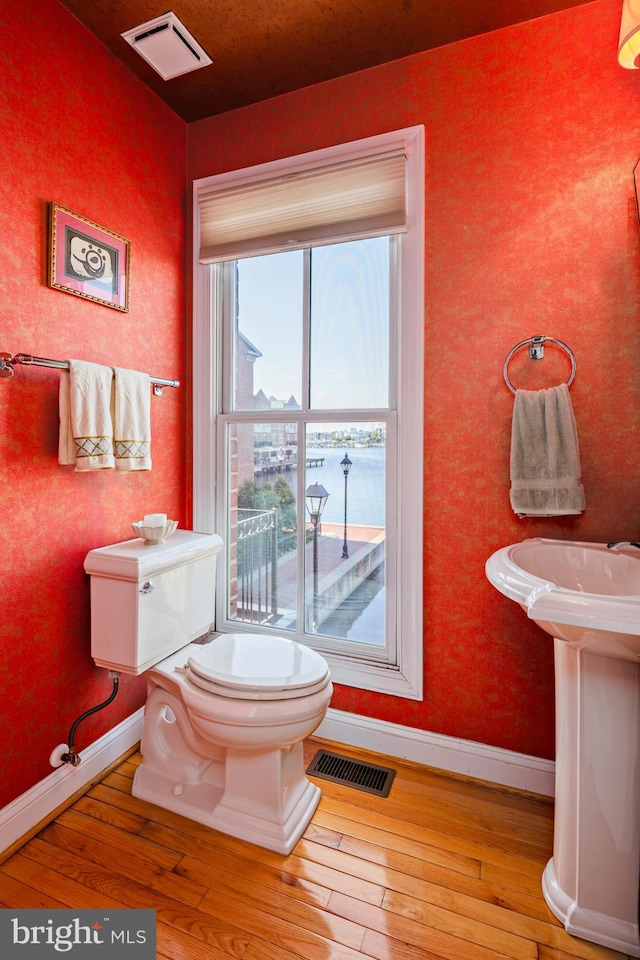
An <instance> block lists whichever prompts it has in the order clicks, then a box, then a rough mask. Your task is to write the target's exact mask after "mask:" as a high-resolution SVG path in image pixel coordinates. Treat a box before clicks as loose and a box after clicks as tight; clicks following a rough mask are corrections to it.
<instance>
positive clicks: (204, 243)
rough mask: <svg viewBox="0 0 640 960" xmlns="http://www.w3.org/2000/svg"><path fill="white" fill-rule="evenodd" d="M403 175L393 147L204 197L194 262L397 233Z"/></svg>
mask: <svg viewBox="0 0 640 960" xmlns="http://www.w3.org/2000/svg"><path fill="white" fill-rule="evenodd" d="M406 168H407V158H406V152H405V150H404V149H403V148H402V147H401V146H397V147H394V148H393V149H390V150H388V151H386V152H384V153H382V154H378V155H373V156H371V155H369V156H368V157H361V158H357V159H350V160H348V161H343V162H339V163H337V164H336V163H333V164H330V165H326V164H325V165H320V166H317V167H315V168H311V169H306V170H303V171H300V172H297V173H293V174H285V175H283V176H275V177H271V178H266V179H257V180H249V181H248V182H245V183H243V184H240V185H239V184H238V183H237V182H236V184H235V185H234V186H232V187H227V188H225V187H224V186H220V187H219V188H218V189H210V190H205V191H203V192H202V193H200V194H199V196H198V209H199V218H200V238H199V239H200V243H199V259H200V262H201V263H218V262H221V261H224V260H231V259H235V258H238V257H252V256H260V255H262V254H264V253H267V252H268V253H274V252H275V251H278V250H294V249H297V248H301V247H309V246H314V245H319V244H323V243H335V242H339V241H342V240H355V239H360V238H363V237H372V236H386V235H389V234H395V233H404V232H405V231H406V229H407V201H406V196H407V169H406Z"/></svg>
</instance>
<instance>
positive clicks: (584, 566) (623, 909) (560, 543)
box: [486, 538, 640, 958]
mask: <svg viewBox="0 0 640 960" xmlns="http://www.w3.org/2000/svg"><path fill="white" fill-rule="evenodd" d="M486 574H487V577H488V579H489V581H490V582H491V583H492V584H493V586H494V587H495V588H496V589H497V590H499V591H500V593H502V594H504V596H506V597H509V598H510V599H511V600H514V601H515V602H516V603H517V604H519V605H520V607H521V608H522V609H523V610H524V611H525V612H526V614H527V616H528V617H530V618H531V619H532V620H534V621H535V623H537V624H538V626H540V627H542V629H543V630H545V631H546V632H547V633H548V634H551V636H552V637H554V641H553V644H554V646H553V650H554V664H555V680H556V704H555V719H556V764H555V773H556V776H555V812H554V836H553V857H552V858H551V859H550V860H549V862H548V864H547V866H546V868H545V870H544V873H543V876H542V891H543V893H544V897H545V900H546V902H547V904H548V906H549V908H550V909H551V911H552V912H553V913H554V914H555V916H556V917H557V918H558V919H559V920H560V921H562V923H563V924H564V926H565V929H566V930H567V931H568V932H569V933H570V934H572V935H573V936H576V937H581V938H582V939H585V940H590V941H591V942H593V943H598V944H601V945H602V946H604V947H608V948H610V949H611V950H617V951H619V952H620V953H622V954H626V955H627V956H630V957H639V958H640V917H639V915H638V889H639V888H640V817H638V810H639V809H640V550H638V549H636V548H634V547H631V546H630V547H624V548H623V549H622V550H615V551H614V550H608V549H607V546H606V544H604V543H582V542H579V541H574V540H546V539H543V538H536V539H531V540H523V541H522V542H521V543H515V544H513V545H511V546H509V547H503V548H502V549H501V550H497V551H496V553H494V554H493V555H492V556H491V557H489V559H488V560H487V563H486ZM518 615H520V612H519V611H518ZM541 638H542V635H541Z"/></svg>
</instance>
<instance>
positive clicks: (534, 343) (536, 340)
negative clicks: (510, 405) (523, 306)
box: [502, 337, 576, 393]
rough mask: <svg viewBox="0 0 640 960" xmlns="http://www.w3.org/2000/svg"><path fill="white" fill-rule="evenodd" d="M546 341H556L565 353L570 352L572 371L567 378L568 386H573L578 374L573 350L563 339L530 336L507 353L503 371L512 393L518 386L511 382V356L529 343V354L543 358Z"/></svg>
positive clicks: (535, 357) (532, 357)
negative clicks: (509, 368)
mask: <svg viewBox="0 0 640 960" xmlns="http://www.w3.org/2000/svg"><path fill="white" fill-rule="evenodd" d="M545 343H555V344H556V346H558V347H560V348H561V349H562V350H564V351H565V353H567V354H568V356H569V359H570V360H571V373H570V375H569V379H568V380H567V386H568V387H570V386H571V384H572V383H573V379H574V377H575V375H576V358H575V357H574V355H573V351H572V350H571V349H570V348H569V347H568V346H567V345H566V343H563V342H562V340H556V338H555V337H529V338H528V339H527V340H521V341H520V343H516V345H515V347H512V348H511V350H510V351H509V353H508V354H507V356H506V359H505V361H504V366H503V368H502V373H503V375H504V380H505V383H506V385H507V386H508V387H509V390H511V393H515V392H516V388H515V387H514V385H513V384H512V383H511V380H509V373H508V367H509V361H510V360H511V357H512V356H513V355H514V353H515V352H516V350H519V349H520V347H526V346H527V345H528V346H529V356H530V357H531V359H532V360H542V358H543V357H544V345H545Z"/></svg>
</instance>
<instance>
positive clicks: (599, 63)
mask: <svg viewBox="0 0 640 960" xmlns="http://www.w3.org/2000/svg"><path fill="white" fill-rule="evenodd" d="M619 26H620V3H619V0H598V2H595V3H592V4H588V5H586V6H581V7H579V8H576V9H573V10H569V11H567V12H564V13H560V14H556V15H553V16H550V17H546V18H543V19H541V20H537V21H534V22H532V23H529V24H524V25H521V26H518V27H514V28H510V29H507V30H503V31H499V32H496V33H493V34H488V35H486V36H483V37H479V38H476V39H473V40H469V41H465V42H463V43H460V44H456V45H453V46H449V47H443V48H440V49H438V50H435V51H432V52H429V53H425V54H421V55H417V56H413V57H410V58H407V59H404V60H401V61H397V62H394V63H390V64H387V65H385V66H382V67H379V68H376V69H372V70H367V71H364V72H361V73H358V74H354V75H352V76H349V77H345V78H342V79H340V80H336V81H332V82H329V83H326V84H321V85H318V86H314V87H312V88H309V89H306V90H302V91H300V92H297V93H294V94H291V95H287V96H283V97H279V98H277V99H274V100H271V101H269V102H266V103H263V104H259V105H256V106H251V107H247V108H244V109H242V110H237V111H234V112H232V113H229V114H226V115H223V116H220V117H215V118H210V119H208V120H203V121H200V122H198V123H194V124H191V125H190V126H189V157H190V170H189V172H190V176H191V177H194V178H197V177H204V176H208V175H210V174H214V173H219V172H222V171H225V170H231V169H234V168H238V167H243V166H248V165H251V164H255V163H261V162H264V161H267V160H272V159H274V158H277V157H283V156H287V155H293V154H297V153H302V152H305V151H308V150H314V149H318V148H321V147H325V146H329V145H331V144H336V143H340V142H343V141H349V140H354V139H358V138H360V137H367V136H371V135H373V134H377V133H381V132H384V131H387V130H391V129H395V128H399V127H404V126H410V125H413V124H418V123H423V124H424V125H425V128H426V151H427V153H426V157H427V164H426V167H427V172H426V183H425V191H426V244H427V245H426V251H427V252H426V298H425V305H426V355H425V380H426V389H425V424H426V426H425V458H424V474H425V484H424V492H425V509H424V530H425V573H424V608H425V625H424V661H425V698H424V702H422V703H415V702H412V701H404V700H394V699H393V698H390V697H387V696H383V695H376V694H372V693H365V692H362V691H359V690H353V689H345V688H341V689H338V690H337V691H336V693H335V695H334V699H333V706H335V707H338V708H340V709H344V710H347V711H353V712H355V713H361V714H366V715H368V716H372V717H377V718H381V719H383V720H388V721H395V722H398V723H402V724H407V725H410V726H414V727H417V728H420V729H424V730H429V731H434V732H437V733H442V734H447V735H450V736H453V737H462V738H467V739H469V740H473V741H480V742H484V743H488V744H493V745H497V746H499V747H505V748H508V749H510V750H515V751H519V752H522V753H525V754H532V755H536V756H541V757H553V754H554V744H553V739H554V735H553V726H554V724H553V715H554V702H553V657H552V641H551V639H550V638H547V636H546V635H545V634H543V633H542V631H540V630H539V629H538V628H537V627H535V626H534V625H533V624H531V623H529V622H528V621H527V620H526V618H525V616H524V614H522V613H521V612H520V611H519V610H518V609H517V608H516V606H515V605H514V604H513V603H512V602H511V601H508V600H506V599H505V598H503V597H502V596H501V595H499V594H498V593H497V592H496V591H494V590H493V588H492V587H491V586H490V585H489V584H488V582H487V581H486V579H485V575H484V563H485V560H486V558H487V557H488V556H489V555H490V554H491V553H492V552H493V551H494V550H495V549H496V548H498V547H500V546H503V545H505V544H507V543H511V542H513V541H516V540H520V539H523V538H525V537H528V536H535V535H541V536H550V537H558V538H581V539H586V540H608V539H616V538H629V537H637V535H638V531H639V530H640V484H639V483H638V477H637V474H638V469H637V466H636V461H637V459H638V458H637V449H638V446H639V443H640V431H639V426H640V425H639V422H638V421H639V411H640V406H639V401H640V375H639V373H638V368H639V364H638V359H639V355H640V337H639V310H638V307H639V304H638V293H639V280H640V277H639V269H638V264H639V262H640V244H639V241H638V229H637V225H636V222H635V212H634V208H633V182H632V168H633V165H634V163H635V161H636V159H637V157H638V156H639V155H640V73H637V72H627V71H624V70H622V68H620V67H619V66H618V65H617V61H616V43H617V38H618V31H619ZM538 334H543V335H546V336H553V337H557V338H559V339H561V340H564V341H565V342H566V343H568V344H569V345H570V347H571V348H572V349H573V351H574V353H575V355H576V358H577V376H576V379H575V383H574V384H573V386H572V388H571V396H572V400H573V405H574V410H575V414H576V420H577V424H578V431H579V437H580V443H581V456H582V466H583V479H584V486H585V490H586V496H587V509H586V512H585V514H584V515H583V516H582V517H579V518H566V519H549V520H544V519H540V520H518V519H517V518H516V517H515V516H514V515H513V513H512V511H511V508H510V505H509V440H510V423H511V415H512V410H513V397H512V394H511V393H510V392H509V390H508V389H507V387H506V385H505V383H504V380H503V377H502V367H503V361H504V359H505V357H506V354H507V353H508V351H509V350H510V349H511V347H512V346H513V345H514V344H516V343H518V342H519V341H520V340H523V339H524V338H526V337H530V336H532V335H538ZM553 352H554V348H548V349H547V358H546V359H545V360H544V361H543V362H542V364H537V365H535V366H534V369H532V368H531V362H526V353H525V363H524V364H522V363H520V362H518V363H516V362H515V361H514V364H513V365H512V366H510V375H511V378H512V380H513V381H514V383H516V384H517V385H518V386H522V387H529V388H532V389H535V388H537V387H543V386H551V385H553V384H554V383H557V382H559V379H560V378H563V377H565V376H566V374H567V372H568V368H567V367H565V366H563V364H562V361H561V355H560V356H557V357H554V356H553ZM521 353H522V351H521ZM518 359H519V358H518ZM523 367H524V368H523Z"/></svg>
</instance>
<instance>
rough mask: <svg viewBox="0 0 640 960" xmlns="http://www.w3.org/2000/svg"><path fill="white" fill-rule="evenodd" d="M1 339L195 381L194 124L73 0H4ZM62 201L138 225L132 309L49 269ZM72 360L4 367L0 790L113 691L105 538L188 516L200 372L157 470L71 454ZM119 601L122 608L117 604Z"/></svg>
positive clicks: (109, 721) (110, 717)
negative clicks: (52, 223) (136, 524)
mask: <svg viewBox="0 0 640 960" xmlns="http://www.w3.org/2000/svg"><path fill="white" fill-rule="evenodd" d="M1 6H2V23H3V34H4V36H5V37H13V38H16V37H19V38H22V40H21V42H8V43H5V44H2V45H1V46H0V77H1V78H2V79H1V81H0V82H1V83H2V95H1V96H0V127H1V129H2V136H1V137H0V170H1V171H2V176H1V177H0V224H1V231H2V242H1V243H0V302H1V304H2V306H1V319H0V331H1V336H0V352H6V353H11V354H13V353H18V352H30V353H34V354H37V355H39V356H44V357H52V358H54V359H65V358H66V357H76V358H80V359H85V360H92V361H95V362H97V363H106V364H109V365H111V364H113V365H118V366H123V367H131V368H134V369H138V370H145V371H147V372H149V373H151V374H153V375H156V376H160V377H169V378H177V379H180V380H181V381H182V382H183V384H184V381H185V373H186V369H187V368H186V362H185V321H184V316H185V292H184V243H185V195H186V125H185V124H184V123H183V121H181V120H180V119H179V118H177V117H176V115H175V114H173V113H172V112H171V111H170V110H169V109H168V108H166V107H165V106H164V105H163V104H161V103H160V101H159V100H158V99H157V98H156V97H155V96H154V95H153V94H151V93H150V92H149V91H147V90H146V88H145V87H144V86H143V85H142V84H141V83H140V82H139V81H138V80H137V79H136V78H135V77H134V76H133V75H132V74H131V73H130V72H129V71H127V70H126V69H125V68H124V67H123V66H122V65H121V64H120V63H119V62H118V61H116V60H115V58H114V57H113V56H112V55H111V54H110V53H108V51H107V50H106V48H104V47H103V46H102V45H101V44H100V43H98V41H97V40H95V38H93V37H92V36H91V35H90V34H89V33H88V32H87V31H86V30H85V28H84V27H82V26H81V25H80V24H79V23H78V21H77V20H75V19H74V18H73V17H72V16H70V14H69V13H68V12H67V11H66V10H65V9H64V8H63V7H62V6H61V5H60V4H59V3H57V2H56V0H29V3H24V4H16V3H9V2H5V0H2V4H1ZM51 200H54V201H56V202H57V203H59V204H62V205H63V206H66V207H69V208H70V209H71V210H73V211H74V212H76V213H79V214H82V215H84V216H85V217H87V218H89V219H91V220H94V221H95V222H97V223H99V224H101V225H103V226H105V227H108V228H109V229H111V230H113V231H115V232H116V233H119V234H121V235H122V236H124V237H126V238H127V239H128V240H130V241H131V254H132V259H131V268H132V274H131V309H130V312H129V313H121V312H120V311H117V310H113V309H110V308H109V307H105V306H102V305H98V304H95V303H91V302H89V301H87V300H83V299H81V298H79V297H74V296H71V295H69V294H66V293H62V292H60V291H57V290H52V289H50V288H48V287H47V285H46V247H47V244H46V208H47V203H48V201H51ZM59 380H60V375H59V373H58V372H57V371H54V370H48V369H43V368H35V367H31V368H30V367H26V366H22V367H16V369H15V374H14V376H13V378H12V379H10V380H0V673H1V679H2V683H1V687H2V693H1V696H0V715H1V716H2V734H1V740H2V769H3V774H2V782H1V784H0V806H2V805H3V804H5V803H7V802H9V801H10V800H12V799H13V798H14V797H16V796H17V795H19V794H20V793H22V792H23V791H24V790H26V789H27V788H29V787H31V786H32V785H33V784H34V783H36V782H38V781H39V780H41V779H42V778H43V777H45V776H47V775H48V774H49V773H51V767H50V766H49V763H48V758H49V754H50V752H51V751H52V750H53V748H54V747H55V746H56V745H57V744H58V743H61V742H64V741H65V740H66V738H67V734H68V732H69V729H70V726H71V724H72V722H73V721H74V720H75V718H76V717H77V716H78V715H79V714H80V713H82V712H83V711H84V710H86V709H88V708H89V707H92V706H94V705H95V704H96V703H98V702H100V701H101V700H104V699H105V698H106V696H107V695H108V693H109V692H110V690H111V681H110V680H109V678H108V676H107V673H106V671H104V670H101V669H98V668H97V667H95V666H94V664H93V662H92V660H91V658H90V642H89V589H88V582H87V578H86V577H85V574H84V571H83V560H84V557H85V555H86V553H87V551H88V550H90V549H91V548H93V547H96V546H101V545H103V544H106V543H112V542H114V541H117V540H122V539H128V538H130V537H132V536H133V531H132V530H131V526H130V521H132V520H137V519H140V517H141V516H143V515H144V514H145V513H149V512H155V511H162V512H166V513H168V514H169V515H170V516H172V517H175V518H176V519H178V520H179V522H180V524H181V525H184V524H185V523H186V512H185V510H186V480H185V468H184V464H185V458H186V435H185V427H184V424H185V409H186V397H187V387H186V385H184V386H183V387H181V388H180V389H178V390H174V389H166V390H165V391H164V396H163V397H161V398H155V397H154V398H153V400H152V445H151V453H152V458H153V469H152V470H151V472H150V473H138V474H136V473H131V474H122V475H120V474H119V475H116V474H114V473H113V472H111V471H102V472H100V473H96V474H77V473H74V472H73V468H71V467H60V466H59V465H58V463H57V435H58V384H59ZM116 616H117V612H116V611H114V617H116ZM143 702H144V681H142V680H140V679H138V680H136V679H135V678H127V677H123V678H122V683H121V689H120V693H119V694H118V697H117V699H116V700H115V701H114V703H113V704H112V705H111V706H110V707H109V708H108V709H107V710H105V711H103V712H102V713H99V714H96V715H95V716H94V717H91V718H89V719H88V720H86V721H85V722H84V723H83V724H82V725H81V726H80V728H79V730H78V734H77V738H76V747H77V748H78V749H80V750H81V749H83V748H84V747H85V746H86V745H88V744H89V743H91V742H93V741H94V740H95V739H97V738H98V737H99V736H101V735H102V734H103V733H105V732H106V731H107V730H108V729H110V728H111V727H113V726H115V725H116V724H117V723H119V722H120V721H121V720H123V719H124V718H125V717H127V716H128V715H130V714H131V713H132V712H134V711H135V710H136V709H138V708H139V707H140V706H141V705H142V703H143Z"/></svg>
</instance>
